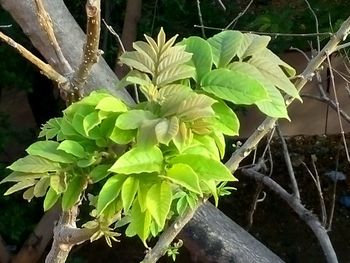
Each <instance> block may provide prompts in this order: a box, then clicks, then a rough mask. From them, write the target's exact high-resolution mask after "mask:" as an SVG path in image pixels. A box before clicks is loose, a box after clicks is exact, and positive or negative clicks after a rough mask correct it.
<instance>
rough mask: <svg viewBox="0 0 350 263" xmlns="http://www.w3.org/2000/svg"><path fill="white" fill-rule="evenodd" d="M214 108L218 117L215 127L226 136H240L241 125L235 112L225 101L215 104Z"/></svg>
mask: <svg viewBox="0 0 350 263" xmlns="http://www.w3.org/2000/svg"><path fill="white" fill-rule="evenodd" d="M212 108H213V110H214V112H215V117H216V122H215V127H216V128H218V130H220V131H221V132H222V133H224V134H226V135H230V136H235V135H238V134H239V126H240V123H239V120H238V118H237V115H236V114H235V113H234V112H233V110H232V109H231V108H230V107H228V106H227V105H226V103H225V102H223V101H218V102H216V103H214V104H213V105H212Z"/></svg>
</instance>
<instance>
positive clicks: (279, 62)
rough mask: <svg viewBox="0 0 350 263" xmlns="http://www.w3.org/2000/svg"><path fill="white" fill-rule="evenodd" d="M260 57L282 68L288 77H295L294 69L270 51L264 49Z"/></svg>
mask: <svg viewBox="0 0 350 263" xmlns="http://www.w3.org/2000/svg"><path fill="white" fill-rule="evenodd" d="M261 56H263V57H265V58H266V59H268V60H269V61H271V62H273V63H274V64H276V65H279V66H280V67H282V69H283V70H284V71H285V72H286V73H287V74H288V76H289V77H294V76H295V73H296V72H295V69H294V68H293V67H292V66H290V65H288V64H287V63H286V62H284V61H283V60H282V59H280V58H279V57H278V56H277V55H276V54H274V53H273V52H272V51H271V50H269V49H265V50H264V51H263V52H262V54H261Z"/></svg>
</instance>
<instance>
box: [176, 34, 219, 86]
mask: <svg viewBox="0 0 350 263" xmlns="http://www.w3.org/2000/svg"><path fill="white" fill-rule="evenodd" d="M180 44H185V45H186V51H187V52H190V53H192V54H193V56H192V62H193V65H194V66H195V68H196V78H195V79H196V80H197V82H199V81H200V80H201V79H202V77H203V76H204V75H205V74H206V73H208V72H209V71H210V70H211V67H212V64H213V54H212V51H211V47H210V45H209V43H208V42H207V41H205V40H204V39H203V38H200V37H197V36H192V37H189V38H186V39H184V40H183V41H181V43H180Z"/></svg>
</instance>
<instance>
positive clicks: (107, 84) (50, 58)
mask: <svg viewBox="0 0 350 263" xmlns="http://www.w3.org/2000/svg"><path fill="white" fill-rule="evenodd" d="M44 4H45V8H46V12H47V13H48V14H49V16H50V18H51V19H52V21H53V24H54V31H55V36H56V39H57V42H58V44H59V46H60V47H61V50H62V53H63V55H64V57H65V58H67V60H68V63H69V64H70V65H71V66H72V68H73V69H76V68H78V66H79V65H80V63H81V59H80V58H82V55H83V46H84V43H85V39H86V37H85V35H84V33H83V31H82V30H81V28H80V27H79V25H78V24H77V23H76V21H75V20H74V18H73V17H72V15H71V14H70V12H69V10H68V9H67V7H66V6H65V4H64V2H63V0H45V1H44ZM0 5H1V6H2V7H3V8H4V9H5V10H7V11H9V12H10V13H11V15H12V17H13V18H14V19H15V20H16V22H17V23H18V24H19V25H20V26H21V28H22V29H23V31H24V33H25V34H26V35H27V36H28V37H29V38H30V40H31V42H32V43H33V45H34V46H35V47H36V48H37V49H38V50H39V51H40V53H41V54H42V55H43V56H44V57H45V59H46V60H47V62H48V63H49V64H50V65H51V66H52V67H53V68H54V69H57V70H58V71H59V72H60V73H61V74H63V72H64V71H63V70H62V65H61V63H60V60H59V59H58V57H57V55H56V52H55V50H54V49H53V47H52V45H51V43H50V42H49V41H48V37H47V33H46V32H44V30H43V29H42V27H41V26H40V24H39V22H38V19H37V12H36V6H35V2H34V1H13V0H0ZM24 10H25V11H24ZM117 82H118V79H117V77H116V76H115V74H113V71H112V70H111V69H110V68H109V66H108V65H107V63H106V62H105V61H104V60H103V59H102V58H101V59H99V61H98V63H97V64H96V65H95V66H94V67H93V69H92V74H90V76H89V77H88V79H87V82H86V85H85V91H86V93H89V92H91V91H92V90H94V89H96V87H100V88H105V89H108V90H109V91H110V92H111V93H112V94H114V95H115V96H117V97H119V98H121V99H123V100H124V101H125V102H126V103H128V104H133V100H132V99H131V97H130V95H129V94H128V93H127V92H126V91H125V90H121V89H119V90H117V89H116V88H115V85H116V83H117Z"/></svg>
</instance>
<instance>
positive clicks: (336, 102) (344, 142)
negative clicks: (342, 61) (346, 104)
mask: <svg viewBox="0 0 350 263" xmlns="http://www.w3.org/2000/svg"><path fill="white" fill-rule="evenodd" d="M329 55H330V53H328V52H326V57H327V62H328V67H329V73H330V78H331V84H332V89H333V93H334V102H335V105H336V108H337V115H338V122H339V128H340V134H341V137H342V139H343V144H344V148H345V154H346V159H347V161H348V162H349V163H350V156H349V150H348V146H347V143H346V139H345V133H344V128H343V122H342V119H341V114H340V107H339V101H338V95H337V91H336V88H335V81H334V75H333V69H332V64H331V60H330V59H329Z"/></svg>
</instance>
